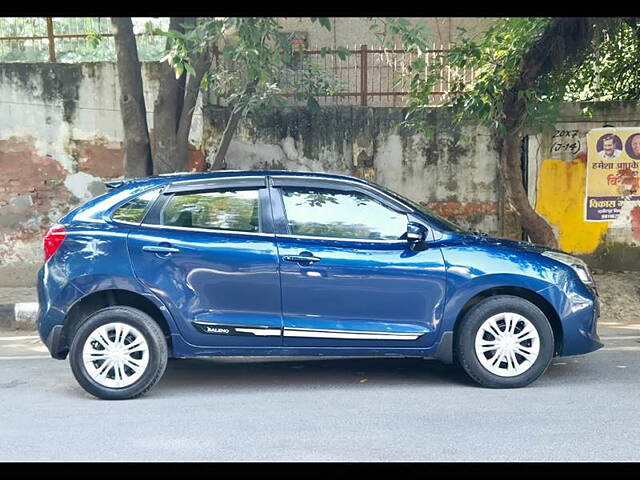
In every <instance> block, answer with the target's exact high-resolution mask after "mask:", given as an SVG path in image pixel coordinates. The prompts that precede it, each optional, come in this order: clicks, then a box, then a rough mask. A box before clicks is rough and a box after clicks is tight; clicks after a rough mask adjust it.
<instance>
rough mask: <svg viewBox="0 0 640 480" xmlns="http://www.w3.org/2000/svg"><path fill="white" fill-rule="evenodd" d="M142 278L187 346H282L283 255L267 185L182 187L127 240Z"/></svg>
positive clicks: (231, 182)
mask: <svg viewBox="0 0 640 480" xmlns="http://www.w3.org/2000/svg"><path fill="white" fill-rule="evenodd" d="M128 248H129V253H130V257H131V262H132V265H133V268H134V271H135V275H136V276H137V278H138V279H139V280H140V281H141V282H142V283H143V284H144V285H145V286H146V287H147V288H148V289H149V290H150V291H152V292H153V293H154V294H156V295H157V296H158V297H159V298H160V299H161V300H162V301H163V302H164V304H165V305H166V306H167V308H168V309H169V310H170V312H171V314H172V315H173V317H174V318H175V319H176V323H177V324H178V327H179V329H180V333H181V334H182V335H183V337H184V338H185V340H186V341H187V342H189V343H192V344H194V345H210V346H219V347H225V346H226V347H233V346H280V345H281V344H282V340H281V327H282V322H281V302H280V280H279V275H278V254H277V248H276V244H275V236H274V231H273V222H272V218H271V208H270V205H269V194H268V190H267V188H266V185H265V179H264V177H249V178H240V179H218V180H216V181H208V182H201V183H195V184H194V183H190V182H186V183H182V184H181V183H176V184H173V185H172V186H171V187H169V188H168V189H166V190H165V191H164V192H163V193H162V194H161V195H160V198H159V199H158V200H157V201H156V203H155V204H154V206H153V207H152V208H151V210H150V211H149V212H148V213H147V215H146V216H145V219H144V221H143V222H142V224H141V225H137V226H132V227H131V233H130V234H129V237H128Z"/></svg>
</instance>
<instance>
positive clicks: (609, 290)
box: [593, 272, 640, 324]
mask: <svg viewBox="0 0 640 480" xmlns="http://www.w3.org/2000/svg"><path fill="white" fill-rule="evenodd" d="M593 276H594V278H595V281H596V286H597V287H598V293H599V294H600V303H601V313H600V320H599V322H603V323H621V324H640V308H639V305H640V275H639V274H638V272H620V273H604V272H594V274H593Z"/></svg>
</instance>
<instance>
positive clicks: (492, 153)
mask: <svg viewBox="0 0 640 480" xmlns="http://www.w3.org/2000/svg"><path fill="white" fill-rule="evenodd" d="M404 114H405V112H404V110H403V109H399V108H366V107H323V108H322V109H321V110H320V111H318V112H314V113H312V112H310V111H309V110H308V109H306V108H285V109H280V110H278V111H274V112H270V113H268V114H265V115H264V116H261V117H260V118H257V119H254V120H247V121H244V122H242V123H241V124H240V127H239V129H238V133H237V135H236V138H235V140H233V141H232V142H231V146H230V148H229V152H228V154H227V168H229V169H284V170H300V171H324V172H331V173H341V174H346V175H355V176H359V177H363V178H367V179H369V180H372V181H375V182H377V183H379V184H381V185H383V186H385V187H388V188H390V189H392V190H394V191H396V192H398V193H400V194H401V195H404V196H406V197H408V198H410V199H412V200H414V201H416V202H420V203H422V204H424V205H425V206H427V207H428V208H430V209H432V210H433V211H435V212H436V213H438V214H440V215H442V216H444V217H447V218H449V219H451V220H453V221H455V222H457V223H459V224H460V225H463V226H465V227H469V228H474V229H480V230H483V231H486V232H489V233H492V234H497V233H498V230H499V222H498V204H499V187H498V175H497V159H498V157H497V153H496V150H495V148H494V146H493V139H492V137H491V135H490V132H489V131H488V130H486V129H484V128H477V127H464V126H455V127H452V121H451V119H450V118H449V117H448V114H447V112H446V111H445V110H437V109H435V110H433V111H432V112H430V113H429V122H430V123H431V124H432V125H433V127H434V128H433V129H434V135H433V136H432V137H430V138H424V137H423V136H421V135H415V134H412V133H410V132H408V131H406V130H404V129H402V128H399V126H400V124H401V123H402V121H403V119H404ZM227 118H228V111H227V110H226V109H223V108H216V107H208V108H206V109H205V111H204V119H203V147H204V149H205V155H206V156H207V158H208V159H210V161H211V160H212V159H213V155H214V154H215V148H216V146H217V144H218V142H219V139H220V137H221V135H222V132H223V130H224V125H225V122H226V119H227Z"/></svg>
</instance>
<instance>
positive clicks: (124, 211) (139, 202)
mask: <svg viewBox="0 0 640 480" xmlns="http://www.w3.org/2000/svg"><path fill="white" fill-rule="evenodd" d="M159 193H160V190H157V189H156V190H152V191H150V192H145V193H143V194H142V195H139V196H137V197H136V198H134V199H132V200H129V201H128V202H127V203H125V204H124V205H122V206H121V207H120V208H118V209H117V210H116V211H115V212H113V215H111V219H112V220H115V221H117V222H127V223H140V222H141V221H142V219H143V218H144V214H145V212H146V211H147V209H148V208H149V206H150V205H151V204H152V203H153V201H154V200H155V199H156V198H157V197H158V194H159Z"/></svg>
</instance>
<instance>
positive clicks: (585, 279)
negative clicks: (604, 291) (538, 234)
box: [542, 250, 594, 285]
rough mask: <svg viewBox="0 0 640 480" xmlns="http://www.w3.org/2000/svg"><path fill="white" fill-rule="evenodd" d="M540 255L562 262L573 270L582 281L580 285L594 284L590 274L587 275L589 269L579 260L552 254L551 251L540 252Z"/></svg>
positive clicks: (555, 253)
mask: <svg viewBox="0 0 640 480" xmlns="http://www.w3.org/2000/svg"><path fill="white" fill-rule="evenodd" d="M542 255H544V256H545V257H549V258H553V259H554V260H557V261H559V262H562V263H564V264H565V265H568V266H570V267H571V268H573V270H574V271H575V272H576V273H577V274H578V277H580V280H582V283H584V284H585V285H593V284H594V281H593V277H592V276H591V273H589V267H588V266H587V264H586V263H584V261H582V260H580V259H579V258H577V257H573V256H571V255H567V254H566V253H560V252H554V251H552V250H547V251H545V252H542Z"/></svg>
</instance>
